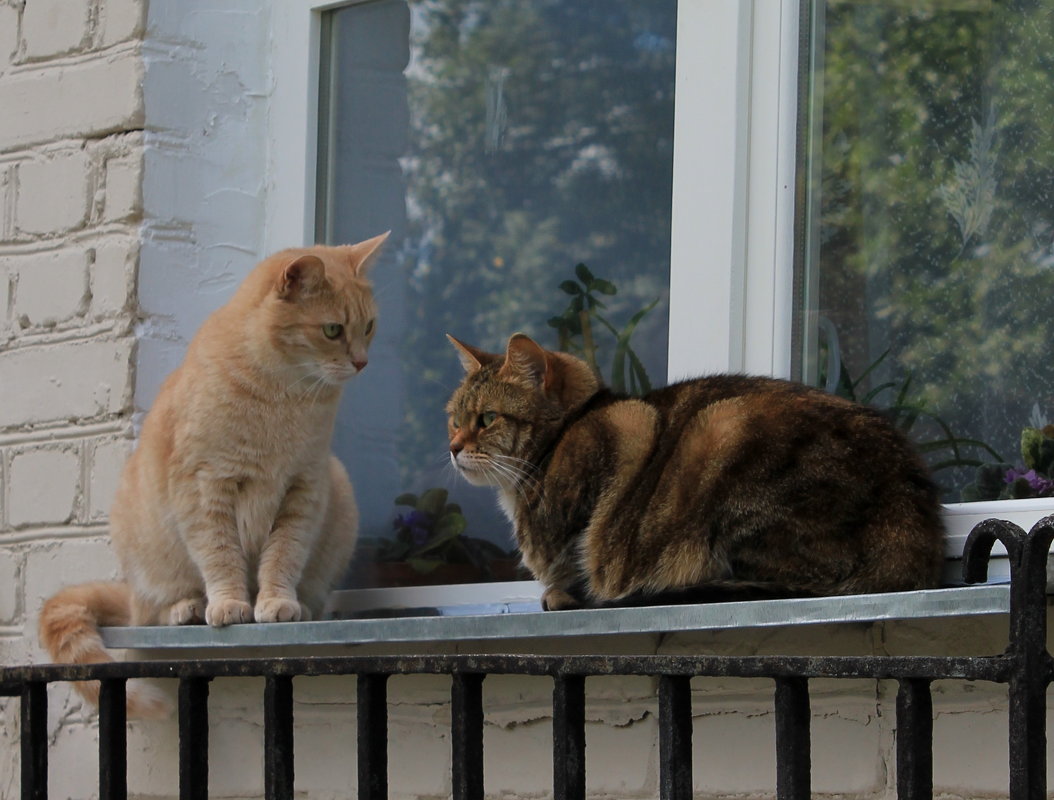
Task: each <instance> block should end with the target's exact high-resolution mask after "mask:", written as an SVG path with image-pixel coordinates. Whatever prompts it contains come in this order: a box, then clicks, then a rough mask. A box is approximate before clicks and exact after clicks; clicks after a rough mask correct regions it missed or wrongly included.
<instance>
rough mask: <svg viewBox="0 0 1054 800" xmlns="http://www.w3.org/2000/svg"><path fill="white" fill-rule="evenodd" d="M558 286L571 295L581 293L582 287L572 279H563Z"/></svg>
mask: <svg viewBox="0 0 1054 800" xmlns="http://www.w3.org/2000/svg"><path fill="white" fill-rule="evenodd" d="M560 288H561V289H563V290H564V291H565V292H567V293H568V294H572V295H580V294H582V287H581V286H579V285H578V284H577V283H575V282H574V281H564V282H563V283H561V284H560Z"/></svg>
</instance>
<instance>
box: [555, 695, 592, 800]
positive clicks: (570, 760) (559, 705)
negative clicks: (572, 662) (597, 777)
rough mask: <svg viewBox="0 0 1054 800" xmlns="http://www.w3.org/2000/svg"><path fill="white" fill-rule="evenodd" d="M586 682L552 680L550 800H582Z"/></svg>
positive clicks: (583, 787)
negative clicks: (551, 776) (552, 798)
mask: <svg viewBox="0 0 1054 800" xmlns="http://www.w3.org/2000/svg"><path fill="white" fill-rule="evenodd" d="M585 796H586V679H585V676H584V675H557V676H556V677H555V678H554V679H553V797H554V800H585Z"/></svg>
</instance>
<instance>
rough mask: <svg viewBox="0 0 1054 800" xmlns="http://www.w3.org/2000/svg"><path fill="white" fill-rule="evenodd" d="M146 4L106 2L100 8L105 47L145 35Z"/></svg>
mask: <svg viewBox="0 0 1054 800" xmlns="http://www.w3.org/2000/svg"><path fill="white" fill-rule="evenodd" d="M145 12H146V3H145V2H143V0H106V2H105V3H102V4H101V6H100V8H99V29H100V30H101V32H102V41H101V42H100V44H101V45H102V46H103V47H109V46H110V45H113V44H117V43H119V42H124V41H128V40H130V39H138V38H141V37H142V35H143V27H144V24H143V22H144V17H145V16H146V15H145Z"/></svg>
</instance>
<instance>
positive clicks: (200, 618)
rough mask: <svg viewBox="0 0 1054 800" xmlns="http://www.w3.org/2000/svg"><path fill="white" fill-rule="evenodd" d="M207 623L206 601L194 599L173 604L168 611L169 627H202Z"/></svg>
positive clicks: (198, 598)
mask: <svg viewBox="0 0 1054 800" xmlns="http://www.w3.org/2000/svg"><path fill="white" fill-rule="evenodd" d="M204 621H205V600H204V598H201V597H192V598H190V599H188V600H180V601H179V602H178V603H173V604H172V606H171V607H170V608H169V609H168V624H169V625H200V624H201V623H202V622H204Z"/></svg>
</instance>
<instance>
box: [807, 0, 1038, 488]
mask: <svg viewBox="0 0 1054 800" xmlns="http://www.w3.org/2000/svg"><path fill="white" fill-rule="evenodd" d="M1052 12H1054V4H1052V3H1051V2H1049V0H1048V1H1047V2H1008V3H998V4H992V3H978V4H976V5H971V4H965V5H960V6H957V7H955V8H948V7H947V6H943V5H942V4H941V5H938V4H930V3H925V4H920V5H919V6H917V7H915V8H914V9H907V8H905V7H904V6H902V5H901V6H898V7H895V8H891V7H889V6H888V5H886V4H881V5H880V4H876V3H857V2H831V3H829V4H828V7H827V10H826V20H825V22H826V33H825V53H824V75H823V105H824V107H823V131H822V148H823V167H822V209H821V217H822V218H821V220H820V234H819V235H820V241H821V244H822V252H821V255H820V281H821V285H820V310H821V313H822V314H824V315H825V316H826V317H828V318H830V319H831V320H832V322H833V323H834V324H835V326H836V328H837V330H838V333H839V339H840V346H841V348H842V351H843V352H842V356H843V358H844V359H845V361H846V362H847V364H849V365H850V367H849V368H850V370H851V371H853V372H854V373H857V374H858V373H860V372H862V371H863V369H865V368H866V366H867V365H868V364H870V363H871V362H873V361H874V360H875V358H876V357H877V356H878V355H879V354H881V353H882V352H884V351H885V350H887V349H889V350H890V351H891V352H892V354H893V356H894V358H893V359H891V361H894V360H895V362H896V363H895V364H894V363H891V364H889V370H890V371H894V372H895V371H899V373H900V375H901V376H902V375H903V374H905V373H910V374H912V375H914V376H915V379H916V387H917V390H918V391H919V392H920V394H921V395H922V397H923V398H924V399H925V401H926V404H927V408H929V409H931V410H932V411H933V412H934V413H936V414H939V415H940V416H941V417H942V418H943V419H944V420H946V421H947V422H948V423H949V425H951V427H952V428H953V429H954V431H955V433H956V435H959V436H966V437H970V438H974V439H980V440H984V441H986V442H988V443H989V444H991V445H992V446H993V447H994V448H995V449H996V450H1000V451H1003V452H1013V450H1014V449H1015V446H1016V444H1015V443H1016V440H1017V437H1018V436H1019V433H1020V430H1021V428H1022V425H1023V424H1024V422H1025V421H1027V419H1028V415H1029V410H1030V409H1031V408H1032V406H1033V405H1034V404H1035V403H1037V402H1038V403H1039V405H1040V406H1041V407H1042V408H1044V409H1045V410H1048V411H1049V410H1054V359H1052V358H1051V357H1050V343H1051V342H1052V341H1054V336H1052V334H1054V330H1052V327H1054V322H1052V316H1051V314H1050V313H1049V307H1050V298H1051V297H1052V296H1054V272H1052V268H1054V250H1052V239H1054V204H1052V202H1051V200H1052V197H1051V195H1052V192H1054V126H1051V125H1050V119H1051V118H1052V112H1054V82H1052V81H1051V80H1050V76H1051V74H1052V70H1054V55H1052V54H1054V28H1052V27H1051V25H1050V20H1051V19H1052ZM890 374H891V373H890V372H884V371H882V370H879V371H876V373H875V374H874V375H873V379H874V380H876V381H879V382H882V381H886V380H889V379H890ZM971 477H972V475H970V476H965V475H964V476H961V478H960V482H961V481H963V480H968V479H969V478H971ZM949 499H957V493H953V494H952V495H950V496H949Z"/></svg>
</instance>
